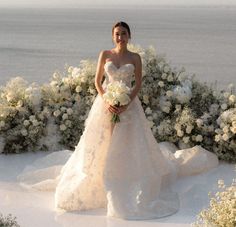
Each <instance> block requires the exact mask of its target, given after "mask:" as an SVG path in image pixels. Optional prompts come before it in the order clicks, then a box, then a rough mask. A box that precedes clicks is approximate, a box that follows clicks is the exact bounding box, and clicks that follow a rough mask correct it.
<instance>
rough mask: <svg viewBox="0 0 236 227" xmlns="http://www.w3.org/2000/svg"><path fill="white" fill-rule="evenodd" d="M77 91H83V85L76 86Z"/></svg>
mask: <svg viewBox="0 0 236 227" xmlns="http://www.w3.org/2000/svg"><path fill="white" fill-rule="evenodd" d="M75 91H76V92H77V93H79V92H81V91H82V87H81V86H79V85H78V86H77V87H76V88H75Z"/></svg>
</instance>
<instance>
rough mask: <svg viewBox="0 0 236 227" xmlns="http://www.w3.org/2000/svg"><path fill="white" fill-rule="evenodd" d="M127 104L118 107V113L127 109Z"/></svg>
mask: <svg viewBox="0 0 236 227" xmlns="http://www.w3.org/2000/svg"><path fill="white" fill-rule="evenodd" d="M128 106H129V104H127V105H124V106H120V107H118V114H120V113H122V112H124V111H125V110H127V108H128Z"/></svg>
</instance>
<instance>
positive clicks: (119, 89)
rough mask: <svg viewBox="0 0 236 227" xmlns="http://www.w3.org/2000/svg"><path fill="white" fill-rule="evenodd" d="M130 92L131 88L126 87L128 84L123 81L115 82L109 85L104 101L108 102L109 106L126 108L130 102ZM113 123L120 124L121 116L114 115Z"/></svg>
mask: <svg viewBox="0 0 236 227" xmlns="http://www.w3.org/2000/svg"><path fill="white" fill-rule="evenodd" d="M130 92H131V90H130V88H129V87H128V86H126V84H125V83H124V82H123V81H122V80H120V81H113V82H110V83H109V84H108V85H107V87H106V91H105V93H104V94H103V96H102V97H103V99H104V101H105V102H107V103H108V104H109V105H112V106H116V107H119V106H125V105H127V104H128V103H129V102H130V97H129V94H130ZM111 122H113V123H117V122H120V117H119V115H118V114H115V113H113V114H112V118H111Z"/></svg>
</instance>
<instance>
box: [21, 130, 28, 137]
mask: <svg viewBox="0 0 236 227" xmlns="http://www.w3.org/2000/svg"><path fill="white" fill-rule="evenodd" d="M20 132H21V134H22V135H23V136H27V135H28V132H27V130H26V129H21V130H20Z"/></svg>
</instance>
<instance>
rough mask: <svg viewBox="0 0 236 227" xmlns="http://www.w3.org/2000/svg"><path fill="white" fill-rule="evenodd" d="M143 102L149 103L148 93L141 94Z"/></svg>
mask: <svg viewBox="0 0 236 227" xmlns="http://www.w3.org/2000/svg"><path fill="white" fill-rule="evenodd" d="M143 102H144V103H145V104H148V103H149V97H148V95H143Z"/></svg>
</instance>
